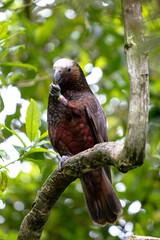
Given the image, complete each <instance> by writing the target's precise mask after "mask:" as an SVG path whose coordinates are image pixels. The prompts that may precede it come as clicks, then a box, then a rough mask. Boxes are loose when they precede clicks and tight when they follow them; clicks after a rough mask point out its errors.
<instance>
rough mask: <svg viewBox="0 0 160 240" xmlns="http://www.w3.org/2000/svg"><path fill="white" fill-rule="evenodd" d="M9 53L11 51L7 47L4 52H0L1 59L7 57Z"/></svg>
mask: <svg viewBox="0 0 160 240" xmlns="http://www.w3.org/2000/svg"><path fill="white" fill-rule="evenodd" d="M8 53H9V49H5V50H4V51H2V53H1V54H0V59H1V58H3V57H5V56H6V55H7V54H8Z"/></svg>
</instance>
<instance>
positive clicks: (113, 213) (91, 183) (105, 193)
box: [81, 167, 122, 226]
mask: <svg viewBox="0 0 160 240" xmlns="http://www.w3.org/2000/svg"><path fill="white" fill-rule="evenodd" d="M108 168H109V167H108ZM107 173H108V171H107ZM81 182H82V188H83V192H84V197H85V201H86V204H87V208H88V212H89V215H90V217H91V219H92V221H93V222H94V223H97V224H99V225H101V226H105V225H106V224H107V223H114V222H115V221H116V220H117V218H118V216H119V215H120V214H121V213H122V206H121V203H120V201H119V199H118V197H117V195H116V193H115V191H114V189H113V187H112V184H111V181H110V179H109V178H108V176H107V174H106V171H105V170H104V168H101V169H98V170H95V171H91V172H88V173H86V174H84V175H83V176H82V179H81Z"/></svg>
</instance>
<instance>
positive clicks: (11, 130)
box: [0, 123, 26, 147]
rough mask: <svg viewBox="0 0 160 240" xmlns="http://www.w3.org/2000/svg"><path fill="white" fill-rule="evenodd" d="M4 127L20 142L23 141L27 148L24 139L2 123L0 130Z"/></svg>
mask: <svg viewBox="0 0 160 240" xmlns="http://www.w3.org/2000/svg"><path fill="white" fill-rule="evenodd" d="M2 127H4V128H5V129H6V130H7V131H9V132H11V133H12V134H14V135H15V136H16V137H17V138H19V140H20V141H21V143H22V144H23V146H24V147H26V144H25V142H23V140H22V138H21V137H20V136H19V135H18V134H17V133H16V132H15V131H14V130H12V129H9V128H8V127H6V126H5V125H4V124H1V123H0V129H1V128H2Z"/></svg>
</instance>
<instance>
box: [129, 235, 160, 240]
mask: <svg viewBox="0 0 160 240" xmlns="http://www.w3.org/2000/svg"><path fill="white" fill-rule="evenodd" d="M126 240H160V238H154V237H146V236H137V235H134V236H129V237H128V238H126Z"/></svg>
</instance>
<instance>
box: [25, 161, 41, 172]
mask: <svg viewBox="0 0 160 240" xmlns="http://www.w3.org/2000/svg"><path fill="white" fill-rule="evenodd" d="M25 161H30V162H33V163H35V164H37V165H38V167H39V169H40V172H41V173H42V172H43V170H44V169H45V167H46V164H45V162H44V161H43V160H39V159H33V158H25Z"/></svg>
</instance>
